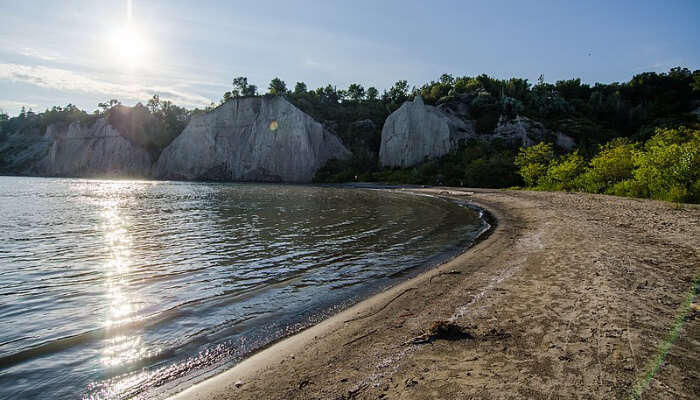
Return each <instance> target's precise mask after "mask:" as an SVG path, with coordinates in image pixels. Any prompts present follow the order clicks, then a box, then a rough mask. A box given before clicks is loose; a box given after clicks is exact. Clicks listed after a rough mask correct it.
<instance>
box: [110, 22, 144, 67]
mask: <svg viewBox="0 0 700 400" xmlns="http://www.w3.org/2000/svg"><path fill="white" fill-rule="evenodd" d="M111 42H112V43H111V44H112V50H113V52H114V53H113V54H114V56H115V57H116V58H117V60H118V61H119V62H120V63H123V64H124V65H126V66H129V67H132V68H133V67H141V66H145V64H146V60H147V58H148V55H149V48H148V42H147V41H146V38H145V36H144V35H143V34H142V33H141V32H139V31H138V30H137V29H136V28H134V27H133V26H127V27H125V28H123V29H119V30H117V31H115V32H114V33H113V34H112V38H111Z"/></svg>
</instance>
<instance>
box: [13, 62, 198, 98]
mask: <svg viewBox="0 0 700 400" xmlns="http://www.w3.org/2000/svg"><path fill="white" fill-rule="evenodd" d="M0 80H8V81H10V82H22V83H28V84H31V85H36V86H40V87H44V88H50V89H56V90H62V91H73V92H83V93H92V94H100V95H104V96H105V97H109V98H119V99H122V100H133V101H144V100H147V99H149V98H150V97H151V96H153V94H154V93H158V95H159V96H161V98H164V99H168V100H171V101H173V102H175V103H176V104H180V105H185V106H189V107H193V106H202V105H207V104H209V103H210V99H208V98H206V97H204V96H201V95H197V94H194V93H188V92H185V91H183V90H180V89H177V88H174V87H168V86H153V85H139V84H134V83H119V82H108V81H104V80H99V79H95V78H91V77H89V76H86V75H82V74H79V73H77V72H73V71H69V70H66V69H60V68H52V67H46V66H41V65H38V66H29V65H21V64H9V63H0Z"/></svg>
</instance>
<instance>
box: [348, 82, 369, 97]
mask: <svg viewBox="0 0 700 400" xmlns="http://www.w3.org/2000/svg"><path fill="white" fill-rule="evenodd" d="M347 94H348V97H349V98H350V100H353V101H360V100H362V99H364V98H365V88H364V87H362V85H360V84H359V83H353V84H351V85H350V86H348V90H347Z"/></svg>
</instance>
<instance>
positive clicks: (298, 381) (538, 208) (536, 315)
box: [178, 189, 700, 399]
mask: <svg viewBox="0 0 700 400" xmlns="http://www.w3.org/2000/svg"><path fill="white" fill-rule="evenodd" d="M425 191H430V190H425ZM433 192H434V190H433ZM438 192H440V190H438ZM444 194H449V195H454V196H460V197H462V198H468V199H470V200H471V201H473V202H474V203H476V204H478V205H481V206H482V207H484V208H487V209H488V210H490V211H491V212H492V214H493V215H494V216H495V217H496V218H497V219H498V227H497V228H496V229H495V231H494V232H493V233H492V235H491V236H490V237H489V238H488V239H487V240H485V241H483V242H481V243H480V244H478V245H477V246H476V247H474V248H473V249H471V250H469V251H467V252H466V253H465V254H463V255H461V256H459V257H457V258H455V259H454V260H453V261H451V262H449V263H447V264H444V265H442V266H441V267H439V268H437V269H434V270H432V271H429V272H427V273H425V274H423V275H421V276H418V277H417V278H415V279H412V280H410V281H408V282H405V283H403V284H401V285H398V286H397V287H394V288H392V289H391V290H389V291H386V292H383V293H381V294H380V295H377V296H375V297H373V298H371V299H369V300H367V301H364V302H362V303H360V304H358V305H357V306H355V307H353V308H351V309H349V310H347V311H345V312H343V313H341V314H339V315H336V316H335V317H333V318H331V319H329V320H326V321H324V322H323V323H321V324H319V325H317V326H315V327H313V328H311V329H308V330H306V331H304V332H302V333H301V334H299V335H295V336H293V337H291V338H289V339H287V340H284V341H282V342H280V343H278V344H277V345H274V346H272V347H270V348H268V349H266V350H265V351H263V352H260V353H258V354H257V355H255V356H253V357H251V358H250V359H248V360H246V361H244V362H243V363H241V364H239V365H238V366H237V367H235V368H234V369H232V370H230V371H227V372H226V373H224V374H221V375H219V376H217V377H215V378H213V379H211V380H209V381H206V382H204V383H202V384H200V385H197V386H195V387H193V388H191V389H190V390H187V391H185V392H183V393H182V394H181V395H180V396H178V398H180V399H229V398H230V399H234V398H235V399H315V398H320V399H351V398H357V399H377V398H381V399H406V398H411V399H471V398H474V399H519V398H534V399H561V398H585V399H612V398H619V399H622V398H630V396H631V395H632V394H633V392H634V391H635V390H639V389H640V388H644V390H643V392H642V396H641V397H642V398H645V399H697V398H700V312H698V311H697V308H696V307H697V305H696V304H697V299H695V302H696V304H695V305H691V307H690V312H689V313H688V314H687V315H686V316H685V318H677V316H678V315H679V314H680V313H681V312H682V311H683V309H684V308H683V304H684V301H685V303H686V304H687V301H686V300H687V299H688V293H689V291H690V289H691V287H692V286H693V282H694V280H695V279H696V277H697V276H698V273H700V208H698V207H693V206H682V207H678V206H673V205H670V204H665V203H659V202H652V201H643V200H635V199H621V198H614V197H608V196H593V195H580V194H564V193H555V194H553V193H536V192H512V191H496V190H491V191H489V190H470V192H469V195H467V196H464V195H460V193H459V190H458V189H449V193H444ZM685 309H686V310H687V309H688V307H685ZM435 320H450V321H454V322H456V323H458V324H459V325H461V326H463V327H465V328H467V329H468V330H469V332H470V333H471V334H472V335H473V338H471V339H462V340H454V341H448V340H436V341H433V342H432V343H428V344H421V345H415V344H410V343H407V342H409V341H410V340H411V339H412V338H414V337H416V336H419V335H421V334H422V333H423V332H424V330H425V329H427V328H428V327H429V326H430V325H431V323H432V322H433V321H435ZM674 322H676V324H675V325H674ZM681 323H682V324H681ZM673 326H677V327H678V328H679V329H678V332H677V334H678V337H677V339H676V340H675V341H674V342H673V345H672V346H670V350H669V353H668V355H667V356H666V357H665V358H663V359H660V358H659V360H662V361H660V362H658V363H655V362H654V361H653V360H654V359H655V357H656V356H657V355H658V354H659V349H660V348H663V346H664V343H667V341H666V338H667V337H668V335H669V333H670V332H671V331H672V327H673ZM657 364H658V365H659V366H660V368H659V369H658V371H657V372H655V374H654V376H653V377H652V378H651V379H650V380H649V384H648V387H645V386H644V385H642V384H643V383H644V382H646V380H645V379H644V377H645V376H647V373H648V371H651V370H653V369H654V367H655V366H656V365H657ZM635 388H637V389H635Z"/></svg>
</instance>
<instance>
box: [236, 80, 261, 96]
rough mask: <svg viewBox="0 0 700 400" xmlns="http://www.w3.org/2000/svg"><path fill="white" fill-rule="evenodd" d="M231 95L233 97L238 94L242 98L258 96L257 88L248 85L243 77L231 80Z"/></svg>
mask: <svg viewBox="0 0 700 400" xmlns="http://www.w3.org/2000/svg"><path fill="white" fill-rule="evenodd" d="M233 88H234V90H233V91H232V95H234V97H238V96H236V94H240V95H241V96H243V97H249V96H256V95H257V94H258V87H257V86H255V85H251V84H249V83H248V78H246V77H245V76H239V77H236V78H234V79H233Z"/></svg>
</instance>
